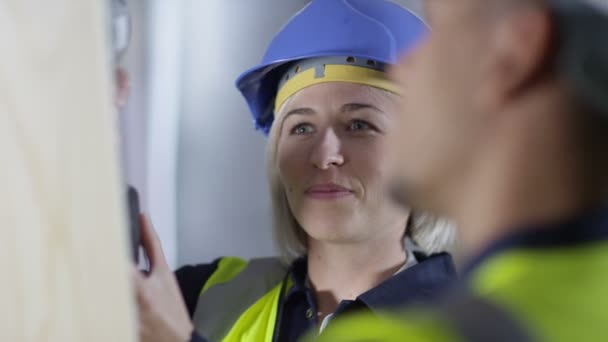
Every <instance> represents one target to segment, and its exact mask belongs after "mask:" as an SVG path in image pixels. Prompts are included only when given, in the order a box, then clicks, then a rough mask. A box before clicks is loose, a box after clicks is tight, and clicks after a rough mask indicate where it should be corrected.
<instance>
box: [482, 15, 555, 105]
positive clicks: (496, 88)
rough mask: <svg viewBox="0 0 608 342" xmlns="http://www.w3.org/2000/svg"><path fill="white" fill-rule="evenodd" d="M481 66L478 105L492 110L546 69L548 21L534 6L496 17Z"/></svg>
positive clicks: (548, 42) (490, 25)
mask: <svg viewBox="0 0 608 342" xmlns="http://www.w3.org/2000/svg"><path fill="white" fill-rule="evenodd" d="M488 25H489V30H488V32H487V34H489V35H490V37H489V39H488V40H487V41H488V45H487V48H486V51H485V52H484V55H485V58H483V59H482V60H483V61H484V62H483V64H482V66H481V82H480V88H479V89H478V96H479V97H478V102H479V103H478V104H479V105H480V106H481V107H482V109H483V110H484V111H491V112H492V111H494V110H495V109H496V108H499V107H501V106H502V104H504V102H506V101H507V100H509V99H510V98H512V97H514V96H517V95H518V94H519V93H521V92H522V90H524V89H526V88H527V87H529V86H530V85H531V84H532V83H534V82H535V81H536V80H537V79H538V77H539V75H541V74H542V73H543V72H544V71H545V69H546V68H547V63H548V61H549V55H550V52H551V46H552V41H553V39H552V38H553V37H552V20H551V16H550V13H549V11H548V10H546V9H543V8H541V7H538V6H526V7H523V8H518V9H514V10H512V11H509V12H508V13H505V14H503V15H497V16H496V20H495V22H493V23H490V24H488Z"/></svg>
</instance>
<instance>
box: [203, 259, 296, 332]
mask: <svg viewBox="0 0 608 342" xmlns="http://www.w3.org/2000/svg"><path fill="white" fill-rule="evenodd" d="M286 274H287V267H285V266H284V265H283V264H282V263H281V262H280V261H279V259H278V258H261V259H253V260H251V261H249V263H248V264H247V266H246V267H245V269H243V271H241V273H239V274H238V275H237V276H236V277H234V278H233V279H232V280H230V281H229V282H227V283H223V284H218V285H214V286H211V287H210V288H208V289H207V291H205V292H204V293H203V294H202V295H201V296H200V297H199V299H198V303H197V304H196V310H195V311H194V317H193V322H194V327H195V329H196V331H197V332H198V333H199V334H201V335H203V336H205V337H206V338H207V339H209V340H210V341H213V342H215V341H221V340H222V338H223V337H224V336H226V334H228V332H229V331H230V329H231V328H232V326H233V325H234V324H235V323H236V321H237V320H238V319H239V317H240V316H241V315H242V314H243V313H244V312H245V311H246V310H247V309H248V308H249V307H250V306H251V305H253V304H254V303H255V302H256V301H257V300H258V299H260V298H261V297H262V296H264V295H265V294H266V293H267V292H268V291H270V290H272V289H273V288H274V287H275V286H277V284H279V283H280V282H281V281H282V280H283V279H284V278H285V275H286Z"/></svg>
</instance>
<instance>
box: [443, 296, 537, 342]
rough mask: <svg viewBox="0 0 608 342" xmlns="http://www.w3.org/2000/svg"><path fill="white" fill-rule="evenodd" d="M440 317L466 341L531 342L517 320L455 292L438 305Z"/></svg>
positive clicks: (472, 297)
mask: <svg viewBox="0 0 608 342" xmlns="http://www.w3.org/2000/svg"><path fill="white" fill-rule="evenodd" d="M439 309H440V310H439V312H440V313H441V315H442V317H444V318H446V319H447V321H448V322H450V326H451V328H452V329H454V330H455V332H456V333H457V334H458V335H459V336H461V337H462V339H463V340H464V341H467V342H488V341H491V342H534V341H537V340H536V339H533V338H532V336H531V335H530V332H528V331H526V330H525V329H524V327H523V326H522V324H520V323H519V322H517V321H516V318H515V317H513V316H511V315H509V313H507V312H505V311H504V310H503V309H501V308H500V307H498V306H497V305H496V304H493V303H491V302H489V301H487V300H485V299H483V298H480V297H477V296H474V295H471V294H468V293H466V291H457V292H455V293H453V294H452V295H450V296H449V297H447V298H446V300H445V301H444V302H442V303H441V304H440V305H439Z"/></svg>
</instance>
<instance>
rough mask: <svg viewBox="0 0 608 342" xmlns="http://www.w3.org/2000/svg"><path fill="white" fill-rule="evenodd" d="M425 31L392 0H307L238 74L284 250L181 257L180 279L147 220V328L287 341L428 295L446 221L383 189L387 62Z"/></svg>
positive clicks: (146, 334)
mask: <svg viewBox="0 0 608 342" xmlns="http://www.w3.org/2000/svg"><path fill="white" fill-rule="evenodd" d="M426 30H427V28H426V26H425V24H424V23H423V22H422V21H421V19H420V18H418V17H417V16H416V15H414V14H413V13H411V12H410V11H407V10H405V9H403V8H401V7H399V6H397V5H395V4H393V3H391V2H389V1H384V0H376V1H369V0H314V1H312V2H311V4H309V6H307V7H306V8H305V9H304V10H303V11H301V12H299V13H298V14H297V15H296V16H295V17H293V18H292V19H291V20H290V22H289V23H288V24H287V25H286V26H285V27H284V28H283V29H282V31H281V32H279V33H278V35H277V36H276V37H275V38H274V40H273V41H272V43H271V44H270V46H269V48H268V49H267V52H266V55H265V57H264V59H263V61H262V63H261V65H259V66H257V67H255V68H253V69H251V70H249V71H247V72H245V73H244V74H243V75H242V76H241V77H240V78H239V79H238V80H237V87H238V88H239V90H240V91H241V92H242V93H243V95H244V97H245V99H246V100H247V103H248V104H249V107H250V109H251V111H252V113H253V117H254V119H255V123H256V126H257V127H258V128H259V129H261V130H262V131H263V132H264V133H266V134H268V135H269V140H268V149H267V156H268V176H269V181H270V188H271V192H272V204H273V210H274V233H275V238H276V241H277V245H278V247H279V251H280V256H281V258H268V259H255V260H251V261H249V262H246V261H244V260H241V259H238V258H229V257H228V258H227V257H225V258H220V259H218V260H217V261H216V262H214V263H212V264H204V265H197V266H187V267H184V268H182V269H180V270H178V271H177V272H176V276H177V282H176V281H175V279H174V278H173V275H172V273H171V272H170V271H169V269H168V267H167V266H166V263H165V262H164V259H163V257H162V251H161V250H160V246H159V243H158V241H157V240H156V238H154V235H153V233H152V231H151V229H150V227H149V226H148V225H145V226H146V227H145V229H144V234H143V236H144V241H145V245H146V246H145V247H146V250H147V252H148V254H149V255H150V259H151V264H152V270H151V273H150V275H149V276H148V277H147V278H145V277H143V276H140V275H139V274H138V275H136V278H137V279H136V280H137V284H138V295H139V296H138V299H139V303H140V306H139V307H140V323H141V335H142V339H143V340H144V341H172V340H175V341H185V340H187V339H188V338H190V339H191V341H205V340H209V341H219V340H222V341H295V340H297V339H298V338H299V337H300V336H302V335H303V334H305V333H306V332H309V331H310V330H313V329H316V330H317V331H321V330H323V329H324V327H325V326H326V325H327V324H328V323H329V322H330V321H331V319H333V318H334V317H337V316H340V315H343V314H344V313H347V312H351V311H356V310H371V311H372V312H375V311H377V310H386V309H390V308H396V307H401V306H404V305H408V304H410V303H414V302H421V301H425V300H428V299H430V298H432V297H433V296H435V295H436V294H437V293H438V292H439V291H440V290H441V289H442V288H443V287H445V286H446V285H447V283H448V282H450V280H451V279H452V278H453V277H454V275H455V272H454V267H453V264H452V261H451V258H450V256H449V255H448V254H446V253H439V254H433V253H436V252H439V251H442V250H444V249H445V247H446V245H447V244H448V243H449V241H450V240H451V238H452V232H451V227H450V226H449V225H448V224H446V223H445V222H444V221H441V220H437V219H434V218H431V217H428V216H426V215H424V214H419V213H416V212H410V211H409V210H405V209H402V208H399V207H397V206H395V205H394V204H393V202H392V201H391V199H390V196H389V195H388V194H387V193H386V191H385V188H386V187H387V184H386V183H387V170H388V169H389V163H390V161H389V160H388V159H387V157H386V152H387V150H388V145H387V136H388V135H390V134H399V132H397V131H394V130H393V127H394V125H393V123H394V120H395V119H396V118H395V115H397V113H398V111H397V109H396V105H397V102H398V101H399V99H400V95H399V94H398V93H397V91H396V87H395V85H394V84H393V83H392V82H391V81H389V80H388V79H387V78H386V74H385V70H386V68H387V66H388V65H390V64H391V63H393V62H394V61H396V60H397V59H398V57H399V55H400V54H403V53H408V50H409V49H410V48H412V47H413V46H414V45H415V44H416V42H417V41H418V40H419V39H420V38H421V37H422V36H423V35H424V34H425V32H426ZM178 287H179V290H181V294H182V298H183V301H182V298H180V295H179V293H180V291H178ZM183 302H185V304H186V305H185V307H184V305H183ZM186 310H187V311H189V314H190V317H191V318H192V321H190V318H189V317H188V313H187V311H186ZM330 324H331V323H330Z"/></svg>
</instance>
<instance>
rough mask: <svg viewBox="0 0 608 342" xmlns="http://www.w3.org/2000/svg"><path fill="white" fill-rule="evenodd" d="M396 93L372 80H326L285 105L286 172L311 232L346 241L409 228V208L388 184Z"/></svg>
mask: <svg viewBox="0 0 608 342" xmlns="http://www.w3.org/2000/svg"><path fill="white" fill-rule="evenodd" d="M393 97H394V96H393V95H390V94H388V93H386V92H384V91H382V90H378V89H376V88H372V87H369V86H364V85H358V84H353V83H339V82H334V83H323V84H318V85H314V86H311V87H308V88H305V89H303V90H301V91H300V92H298V93H296V94H295V95H294V96H293V97H292V98H291V99H290V101H288V102H287V104H286V106H285V108H283V111H282V112H281V117H280V118H278V120H277V121H278V122H281V120H282V126H281V127H280V130H281V131H280V136H279V139H278V146H277V160H278V166H279V174H280V177H281V181H282V182H283V184H284V187H285V191H286V196H287V200H288V202H289V206H290V208H291V211H292V212H293V215H294V216H295V218H296V219H297V221H298V223H299V224H300V225H301V226H302V228H303V229H304V230H305V231H306V233H307V234H308V236H309V238H312V239H316V240H320V241H331V242H336V243H347V242H358V241H365V240H370V239H374V238H379V237H381V236H384V235H386V234H393V235H395V234H397V235H401V234H403V231H404V229H405V224H406V221H407V217H408V214H409V213H408V212H407V211H405V210H404V209H401V208H398V207H397V206H396V205H394V204H393V203H392V201H391V200H390V197H389V195H388V194H387V192H386V191H385V190H386V188H387V185H388V184H387V183H388V181H389V177H388V176H389V175H388V169H389V165H388V164H389V163H388V160H387V159H386V157H387V148H388V146H387V135H388V134H389V133H390V131H391V129H392V128H393V126H394V125H393V123H394V121H395V117H394V116H395V115H396V113H397V111H396V108H395V106H396V101H395V99H394V98H393Z"/></svg>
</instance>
